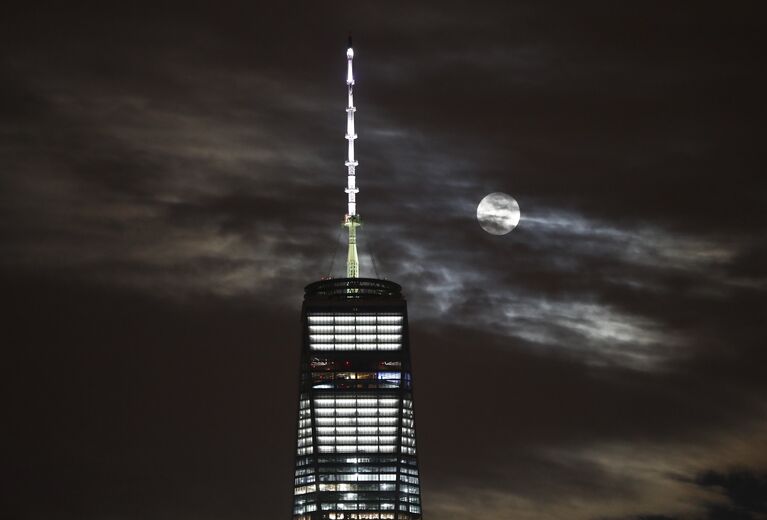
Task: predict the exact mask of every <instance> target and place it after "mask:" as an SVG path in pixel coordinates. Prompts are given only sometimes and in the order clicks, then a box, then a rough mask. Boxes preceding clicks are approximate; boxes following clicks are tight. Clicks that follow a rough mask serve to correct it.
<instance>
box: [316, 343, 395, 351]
mask: <svg viewBox="0 0 767 520" xmlns="http://www.w3.org/2000/svg"><path fill="white" fill-rule="evenodd" d="M309 348H310V349H311V350H344V351H346V350H371V351H372V350H400V349H401V348H402V343H310V344H309Z"/></svg>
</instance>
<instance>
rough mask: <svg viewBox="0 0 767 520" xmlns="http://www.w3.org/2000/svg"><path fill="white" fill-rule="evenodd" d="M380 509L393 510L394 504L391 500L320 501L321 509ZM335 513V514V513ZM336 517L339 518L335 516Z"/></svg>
mask: <svg viewBox="0 0 767 520" xmlns="http://www.w3.org/2000/svg"><path fill="white" fill-rule="evenodd" d="M371 509H372V510H374V511H377V510H379V509H380V510H382V511H393V510H394V504H393V503H391V502H381V503H377V502H368V503H365V502H338V503H335V504H334V503H332V502H331V503H326V502H323V503H322V510H323V511H357V510H371ZM336 515H337V514H336ZM336 518H339V517H338V516H336ZM349 518H351V517H349Z"/></svg>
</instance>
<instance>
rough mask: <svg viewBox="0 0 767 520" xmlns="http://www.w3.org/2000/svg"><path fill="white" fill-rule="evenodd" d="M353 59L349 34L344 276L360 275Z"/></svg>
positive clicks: (355, 276) (356, 276)
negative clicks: (346, 250) (346, 253)
mask: <svg viewBox="0 0 767 520" xmlns="http://www.w3.org/2000/svg"><path fill="white" fill-rule="evenodd" d="M353 59H354V50H352V37H351V36H349V48H348V49H347V50H346V63H347V68H346V87H347V89H348V91H349V102H348V104H347V106H346V140H347V141H348V143H349V154H348V157H347V159H346V163H345V164H346V168H347V173H346V189H345V190H344V191H345V192H346V193H347V197H348V199H347V206H348V207H347V212H346V216H345V217H344V226H346V228H347V229H348V230H349V253H348V255H347V257H346V277H347V278H358V277H359V275H360V263H359V257H358V256H357V227H359V226H360V225H361V224H362V222H361V221H360V216H359V215H358V214H357V197H356V195H357V193H358V192H359V191H360V190H359V188H357V183H356V175H355V167H356V166H357V164H358V163H357V161H355V160H354V140H355V139H357V134H356V133H354V112H355V111H356V110H357V109H356V108H354V74H353V73H352V60H353Z"/></svg>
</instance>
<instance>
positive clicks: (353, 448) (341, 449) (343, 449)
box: [317, 444, 397, 453]
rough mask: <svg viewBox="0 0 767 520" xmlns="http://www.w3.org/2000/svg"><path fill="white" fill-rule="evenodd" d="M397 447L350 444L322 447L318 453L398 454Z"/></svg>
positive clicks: (318, 449)
mask: <svg viewBox="0 0 767 520" xmlns="http://www.w3.org/2000/svg"><path fill="white" fill-rule="evenodd" d="M396 452H397V447H396V446H379V445H377V444H361V445H360V444H350V445H343V446H320V447H318V448H317V453H396Z"/></svg>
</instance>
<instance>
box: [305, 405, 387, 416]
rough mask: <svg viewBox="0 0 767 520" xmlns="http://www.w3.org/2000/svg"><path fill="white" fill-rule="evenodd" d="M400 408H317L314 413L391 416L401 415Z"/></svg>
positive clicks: (322, 414)
mask: <svg viewBox="0 0 767 520" xmlns="http://www.w3.org/2000/svg"><path fill="white" fill-rule="evenodd" d="M399 411H400V410H399V408H394V407H391V408H315V410H314V414H315V415H317V416H318V417H332V416H339V417H348V416H354V415H357V416H366V417H375V416H379V417H391V416H397V415H399Z"/></svg>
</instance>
